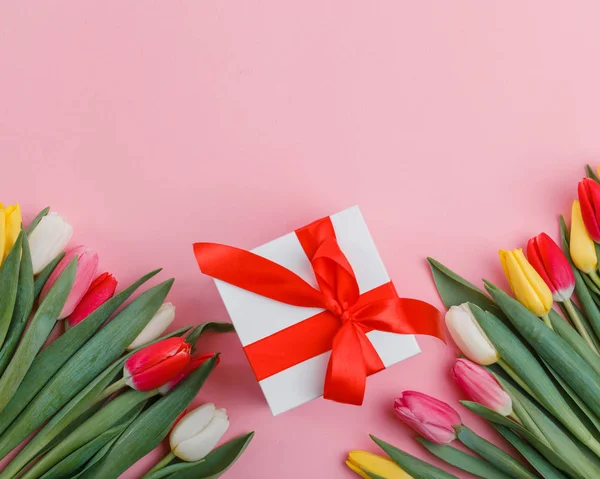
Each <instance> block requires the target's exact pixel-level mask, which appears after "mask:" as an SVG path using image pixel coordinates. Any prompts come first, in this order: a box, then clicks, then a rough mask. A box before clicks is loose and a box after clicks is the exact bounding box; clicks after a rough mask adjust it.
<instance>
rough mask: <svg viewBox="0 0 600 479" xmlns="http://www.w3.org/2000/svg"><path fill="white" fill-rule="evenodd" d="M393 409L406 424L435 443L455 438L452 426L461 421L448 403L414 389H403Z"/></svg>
mask: <svg viewBox="0 0 600 479" xmlns="http://www.w3.org/2000/svg"><path fill="white" fill-rule="evenodd" d="M394 410H395V411H396V416H398V418H399V419H400V420H401V421H402V422H404V423H405V424H406V425H407V426H410V427H411V428H413V429H414V430H415V431H417V432H418V433H419V434H421V435H422V436H423V437H424V438H426V439H429V440H430V441H433V442H435V443H437V444H449V443H451V442H452V441H453V440H454V439H455V438H456V431H455V430H454V426H460V425H461V423H462V421H461V419H460V416H459V415H458V413H457V412H456V411H455V410H454V409H452V408H451V407H450V406H449V405H448V404H446V403H445V402H443V401H440V400H438V399H435V398H433V397H431V396H428V395H427V394H422V393H419V392H416V391H404V392H403V393H402V394H401V395H400V397H398V398H396V399H395V400H394Z"/></svg>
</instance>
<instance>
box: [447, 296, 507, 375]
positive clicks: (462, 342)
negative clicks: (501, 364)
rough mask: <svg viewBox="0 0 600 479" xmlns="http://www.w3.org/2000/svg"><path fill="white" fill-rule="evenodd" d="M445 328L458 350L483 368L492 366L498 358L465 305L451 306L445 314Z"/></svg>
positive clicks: (494, 349)
mask: <svg viewBox="0 0 600 479" xmlns="http://www.w3.org/2000/svg"><path fill="white" fill-rule="evenodd" d="M446 327H447V328H448V331H449V332H450V336H452V339H453V340H454V342H455V343H456V346H458V349H460V351H461V352H462V353H463V354H464V355H465V356H466V357H468V358H469V359H470V360H471V361H475V362H476V363H478V364H483V365H484V366H486V365H489V364H494V363H495V362H496V361H498V359H499V358H500V356H499V355H498V352H497V351H496V348H494V345H493V344H492V343H491V342H490V340H489V339H488V337H487V336H486V334H485V333H484V332H483V330H482V329H481V327H480V326H479V324H478V323H477V321H476V320H475V319H474V318H473V314H472V313H471V310H470V309H469V306H468V305H466V304H463V305H460V306H452V307H451V308H450V309H449V310H448V312H447V313H446Z"/></svg>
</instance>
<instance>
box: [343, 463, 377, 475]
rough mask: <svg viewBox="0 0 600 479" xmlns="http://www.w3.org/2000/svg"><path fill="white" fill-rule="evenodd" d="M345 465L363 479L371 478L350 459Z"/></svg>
mask: <svg viewBox="0 0 600 479" xmlns="http://www.w3.org/2000/svg"><path fill="white" fill-rule="evenodd" d="M346 466H348V467H349V468H350V469H351V470H353V471H354V472H356V474H358V475H359V476H360V477H362V478H363V479H372V478H371V477H370V476H367V474H366V473H365V472H363V470H362V469H361V468H360V467H358V466H355V465H354V464H352V463H351V462H350V461H346Z"/></svg>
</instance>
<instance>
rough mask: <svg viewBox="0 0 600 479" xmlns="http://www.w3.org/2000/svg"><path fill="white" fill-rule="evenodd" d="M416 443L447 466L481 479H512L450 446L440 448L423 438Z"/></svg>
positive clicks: (484, 462) (419, 438)
mask: <svg viewBox="0 0 600 479" xmlns="http://www.w3.org/2000/svg"><path fill="white" fill-rule="evenodd" d="M417 441H418V442H419V443H421V445H422V446H423V447H424V448H425V449H427V450H428V451H429V452H430V453H432V454H433V455H434V456H436V457H438V458H439V459H441V460H442V461H444V462H447V463H448V464H450V465H452V466H454V467H458V468H459V469H462V470H463V471H466V472H469V473H471V474H473V475H475V476H478V477H481V478H483V479H513V476H511V475H507V474H505V473H504V472H502V471H501V470H499V469H497V468H496V467H494V466H493V465H492V464H490V463H489V462H487V461H485V460H484V459H481V458H480V457H477V456H473V455H471V454H467V453H466V452H463V451H461V450H460V449H456V448H454V447H452V446H442V445H440V444H436V443H435V442H431V441H428V440H427V439H425V438H422V437H418V438H417Z"/></svg>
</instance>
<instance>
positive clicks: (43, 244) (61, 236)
mask: <svg viewBox="0 0 600 479" xmlns="http://www.w3.org/2000/svg"><path fill="white" fill-rule="evenodd" d="M72 236H73V228H72V227H71V225H70V224H69V223H67V221H66V220H65V218H63V217H62V216H60V215H59V214H58V213H54V212H51V213H49V214H47V215H46V216H44V217H43V218H42V219H41V220H40V222H39V223H38V225H37V226H36V227H35V229H34V230H33V231H32V232H31V234H30V235H29V246H30V248H31V262H32V264H33V273H34V274H38V273H39V272H40V271H42V270H43V269H44V268H45V267H46V266H47V265H48V264H50V262H51V261H52V260H53V259H54V258H56V257H57V256H58V255H59V254H60V253H61V252H62V251H63V250H64V249H65V248H66V247H67V245H68V244H69V241H71V237H72Z"/></svg>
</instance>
